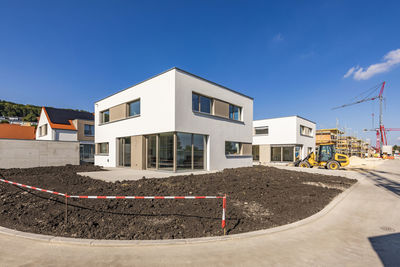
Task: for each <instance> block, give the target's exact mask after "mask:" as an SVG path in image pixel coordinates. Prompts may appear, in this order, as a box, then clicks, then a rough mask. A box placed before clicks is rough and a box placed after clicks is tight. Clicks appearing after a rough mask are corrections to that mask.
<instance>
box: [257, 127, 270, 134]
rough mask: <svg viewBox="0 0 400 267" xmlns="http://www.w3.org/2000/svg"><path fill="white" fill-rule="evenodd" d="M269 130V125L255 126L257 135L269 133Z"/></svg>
mask: <svg viewBox="0 0 400 267" xmlns="http://www.w3.org/2000/svg"><path fill="white" fill-rule="evenodd" d="M268 132H269V129H268V126H263V127H255V128H254V133H255V134H256V135H268Z"/></svg>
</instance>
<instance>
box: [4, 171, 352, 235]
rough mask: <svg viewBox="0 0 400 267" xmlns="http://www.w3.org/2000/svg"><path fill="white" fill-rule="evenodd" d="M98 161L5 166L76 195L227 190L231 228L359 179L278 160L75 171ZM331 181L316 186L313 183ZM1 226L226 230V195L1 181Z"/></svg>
mask: <svg viewBox="0 0 400 267" xmlns="http://www.w3.org/2000/svg"><path fill="white" fill-rule="evenodd" d="M97 170H99V168H98V167H95V166H90V165H89V166H65V167H42V168H31V169H7V170H0V173H2V174H3V175H4V176H5V177H6V178H7V179H9V180H12V181H16V182H19V183H24V184H28V185H33V186H37V187H41V188H45V189H49V190H54V191H57V192H62V193H68V194H71V195H137V196H145V195H150V196H151V195H159V196H165V195H170V196H171V195H172V196H173V195H223V194H227V196H228V200H227V230H228V234H237V233H243V232H248V231H254V230H260V229H266V228H270V227H275V226H279V225H283V224H287V223H291V222H295V221H298V220H301V219H303V218H306V217H309V216H311V215H313V214H314V213H316V212H318V211H320V210H321V209H322V208H324V207H325V206H326V205H327V204H328V203H329V202H330V201H331V200H332V199H333V198H334V197H335V196H336V195H337V194H339V193H340V192H341V190H340V189H338V188H348V187H349V186H351V185H352V184H353V183H354V182H355V180H350V179H346V178H342V177H337V176H324V175H319V174H310V173H303V172H296V171H287V170H281V169H276V168H273V167H265V166H256V167H249V168H238V169H227V170H224V171H223V172H218V173H212V174H204V175H195V176H194V175H190V176H175V177H170V178H163V179H142V180H139V181H122V182H116V183H109V182H104V181H100V180H94V179H91V178H89V177H84V176H80V175H77V174H76V173H77V172H83V171H97ZM320 183H323V184H329V185H330V186H315V184H320ZM0 203H1V206H0V225H1V226H4V227H8V228H12V229H16V230H20V231H26V232H33V233H39V234H47V235H56V236H64V237H78V238H94V239H175V238H193V237H204V236H217V235H222V231H221V212H222V201H221V200H215V199H210V200H208V199H200V200H129V199H128V200H109V199H69V200H68V223H67V224H66V225H65V223H64V214H65V203H64V199H63V198H62V197H59V196H53V195H49V194H46V193H43V192H37V191H32V190H29V189H23V188H19V187H16V186H11V185H9V184H4V183H0Z"/></svg>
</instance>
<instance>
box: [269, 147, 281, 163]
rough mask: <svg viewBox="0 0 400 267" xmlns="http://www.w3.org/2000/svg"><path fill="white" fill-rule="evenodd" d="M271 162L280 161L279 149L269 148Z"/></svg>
mask: <svg viewBox="0 0 400 267" xmlns="http://www.w3.org/2000/svg"><path fill="white" fill-rule="evenodd" d="M271 161H282V151H281V147H271Z"/></svg>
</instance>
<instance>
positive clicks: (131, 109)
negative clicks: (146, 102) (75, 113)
mask: <svg viewBox="0 0 400 267" xmlns="http://www.w3.org/2000/svg"><path fill="white" fill-rule="evenodd" d="M128 115H129V117H131V116H137V115H140V99H139V100H135V101H133V102H130V103H129V104H128Z"/></svg>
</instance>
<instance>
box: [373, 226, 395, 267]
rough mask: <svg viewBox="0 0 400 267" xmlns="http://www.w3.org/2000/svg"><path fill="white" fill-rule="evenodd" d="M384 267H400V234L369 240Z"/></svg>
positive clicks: (374, 237)
mask: <svg viewBox="0 0 400 267" xmlns="http://www.w3.org/2000/svg"><path fill="white" fill-rule="evenodd" d="M368 240H369V242H370V243H371V246H372V248H373V249H374V250H375V252H376V254H378V257H379V259H380V260H381V262H382V264H383V265H384V266H399V265H400V233H394V234H388V235H381V236H373V237H369V238H368Z"/></svg>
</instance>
